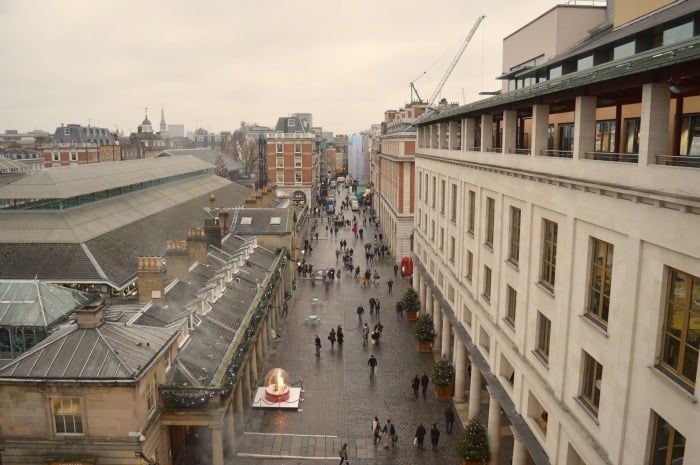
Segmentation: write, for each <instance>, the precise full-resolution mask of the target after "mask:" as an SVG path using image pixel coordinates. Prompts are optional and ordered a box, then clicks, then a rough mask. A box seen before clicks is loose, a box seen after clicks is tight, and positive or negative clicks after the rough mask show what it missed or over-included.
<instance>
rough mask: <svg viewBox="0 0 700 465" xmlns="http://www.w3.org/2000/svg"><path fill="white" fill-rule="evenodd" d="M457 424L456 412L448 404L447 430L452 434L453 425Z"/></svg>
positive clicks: (446, 415) (446, 414)
mask: <svg viewBox="0 0 700 465" xmlns="http://www.w3.org/2000/svg"><path fill="white" fill-rule="evenodd" d="M454 424H455V413H454V412H453V411H452V409H451V408H450V406H449V405H448V406H447V408H446V409H445V431H447V434H452V426H454Z"/></svg>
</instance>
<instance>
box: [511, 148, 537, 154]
mask: <svg viewBox="0 0 700 465" xmlns="http://www.w3.org/2000/svg"><path fill="white" fill-rule="evenodd" d="M508 153H512V154H515V155H530V153H532V152H531V151H530V149H514V148H510V149H508Z"/></svg>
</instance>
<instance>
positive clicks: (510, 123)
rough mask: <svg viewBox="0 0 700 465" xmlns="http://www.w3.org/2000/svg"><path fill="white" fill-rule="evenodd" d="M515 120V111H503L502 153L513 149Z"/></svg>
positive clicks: (516, 116) (516, 117)
mask: <svg viewBox="0 0 700 465" xmlns="http://www.w3.org/2000/svg"><path fill="white" fill-rule="evenodd" d="M517 121H518V112H517V111H515V110H504V111H503V139H502V140H501V148H502V149H503V153H510V152H511V150H512V151H514V150H515V140H516V133H517V131H516V128H517Z"/></svg>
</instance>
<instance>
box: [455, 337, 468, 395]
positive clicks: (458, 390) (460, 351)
mask: <svg viewBox="0 0 700 465" xmlns="http://www.w3.org/2000/svg"><path fill="white" fill-rule="evenodd" d="M454 351H455V372H456V373H455V395H454V401H455V402H459V403H462V402H464V401H465V397H464V389H465V386H466V379H467V356H466V355H467V350H466V348H465V347H464V344H462V341H460V340H459V338H457V337H455V348H454Z"/></svg>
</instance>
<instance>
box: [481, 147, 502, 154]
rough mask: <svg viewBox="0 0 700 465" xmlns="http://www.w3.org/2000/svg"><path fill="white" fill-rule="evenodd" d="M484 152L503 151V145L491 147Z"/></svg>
mask: <svg viewBox="0 0 700 465" xmlns="http://www.w3.org/2000/svg"><path fill="white" fill-rule="evenodd" d="M484 152H491V153H503V149H502V148H501V147H491V148H488V149H486V150H484Z"/></svg>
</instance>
